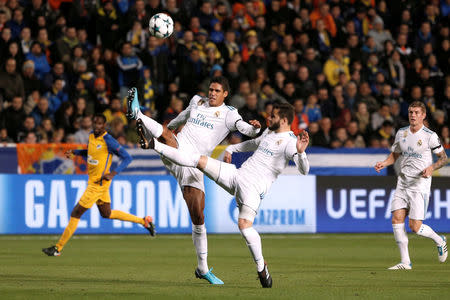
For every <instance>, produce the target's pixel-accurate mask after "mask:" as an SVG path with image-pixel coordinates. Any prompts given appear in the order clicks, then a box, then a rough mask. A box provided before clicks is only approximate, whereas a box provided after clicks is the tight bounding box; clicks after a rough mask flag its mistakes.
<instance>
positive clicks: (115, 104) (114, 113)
mask: <svg viewBox="0 0 450 300" xmlns="http://www.w3.org/2000/svg"><path fill="white" fill-rule="evenodd" d="M103 114H104V115H105V117H106V122H107V123H110V122H111V121H112V120H114V119H115V118H119V119H121V120H122V122H123V124H125V125H126V124H127V123H128V121H127V117H126V116H125V113H124V112H123V111H122V103H121V101H120V99H119V98H113V99H111V104H110V106H109V108H108V109H106V110H105V111H104V112H103Z"/></svg>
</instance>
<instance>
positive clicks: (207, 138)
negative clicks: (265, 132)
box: [168, 95, 256, 156]
mask: <svg viewBox="0 0 450 300" xmlns="http://www.w3.org/2000/svg"><path fill="white" fill-rule="evenodd" d="M239 120H242V117H241V116H240V115H239V113H238V111H237V109H236V108H234V107H232V106H228V105H225V104H222V105H221V106H215V107H214V106H209V99H208V98H202V97H200V96H198V95H195V96H194V97H192V99H191V101H190V103H189V106H188V107H187V108H186V109H185V110H184V111H183V112H182V113H181V114H180V116H179V117H177V118H176V119H175V120H173V121H172V122H170V123H169V125H168V128H169V129H175V128H177V127H178V126H179V125H181V124H183V123H185V126H184V127H183V129H182V130H181V132H180V133H179V134H178V136H177V140H178V144H179V145H178V146H179V148H180V149H182V150H184V151H189V152H195V153H200V154H202V155H207V156H209V155H211V153H212V151H213V150H214V148H215V147H216V146H217V145H218V144H220V143H221V142H222V141H223V139H224V138H225V137H226V136H227V135H228V134H229V133H230V132H231V131H236V130H237V128H236V123H237V122H238V121H239ZM249 126H251V125H249ZM255 134H256V133H255Z"/></svg>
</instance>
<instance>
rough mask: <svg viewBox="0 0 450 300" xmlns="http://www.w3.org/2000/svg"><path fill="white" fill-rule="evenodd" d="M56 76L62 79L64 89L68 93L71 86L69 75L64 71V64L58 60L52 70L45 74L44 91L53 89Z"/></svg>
mask: <svg viewBox="0 0 450 300" xmlns="http://www.w3.org/2000/svg"><path fill="white" fill-rule="evenodd" d="M55 78H60V79H62V81H63V90H64V92H66V93H68V92H69V89H70V88H71V87H70V85H69V77H68V75H67V73H65V72H64V64H63V63H62V62H56V63H55V64H54V65H53V68H52V70H51V71H50V72H49V73H47V74H46V75H45V76H44V80H43V81H42V83H43V88H44V91H50V90H51V89H52V86H53V83H54V81H55Z"/></svg>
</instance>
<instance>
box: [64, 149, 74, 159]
mask: <svg viewBox="0 0 450 300" xmlns="http://www.w3.org/2000/svg"><path fill="white" fill-rule="evenodd" d="M64 155H65V156H66V157H67V158H69V159H72V158H73V155H74V154H73V151H72V150H67V151H66V152H64Z"/></svg>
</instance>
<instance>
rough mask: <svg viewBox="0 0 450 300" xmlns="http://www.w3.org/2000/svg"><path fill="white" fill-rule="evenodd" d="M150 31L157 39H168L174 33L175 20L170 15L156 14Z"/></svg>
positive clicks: (149, 27)
mask: <svg viewBox="0 0 450 300" xmlns="http://www.w3.org/2000/svg"><path fill="white" fill-rule="evenodd" d="M148 29H149V30H150V34H151V35H153V36H155V37H157V38H160V39H165V38H168V37H169V36H170V35H171V34H172V32H173V20H172V18H171V17H170V16H169V15H166V14H163V13H159V14H156V15H154V16H153V17H152V18H151V19H150V22H149V24H148Z"/></svg>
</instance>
